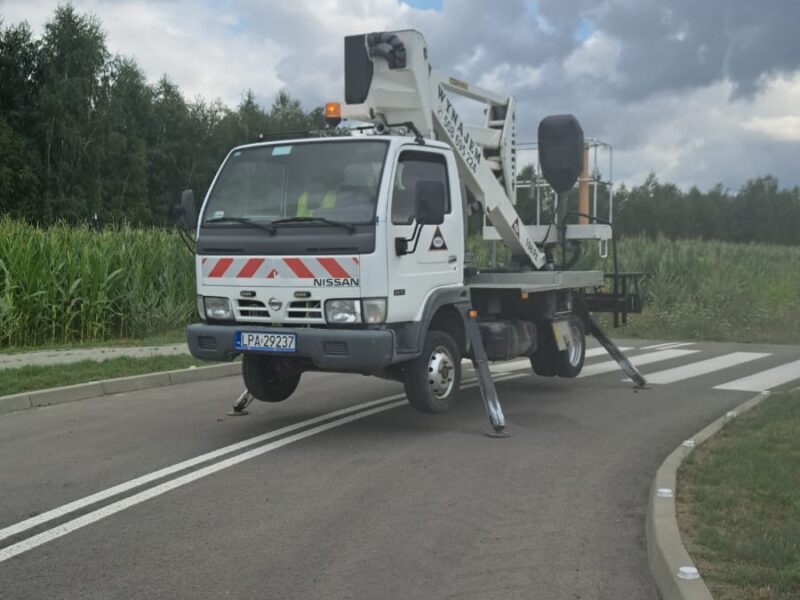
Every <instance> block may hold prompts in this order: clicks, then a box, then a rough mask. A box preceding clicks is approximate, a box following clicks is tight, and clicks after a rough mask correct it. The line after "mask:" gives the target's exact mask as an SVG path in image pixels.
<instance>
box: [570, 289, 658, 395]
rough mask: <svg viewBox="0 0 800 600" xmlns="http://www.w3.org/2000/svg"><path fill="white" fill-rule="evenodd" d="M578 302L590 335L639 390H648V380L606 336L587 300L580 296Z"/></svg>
mask: <svg viewBox="0 0 800 600" xmlns="http://www.w3.org/2000/svg"><path fill="white" fill-rule="evenodd" d="M577 300H578V302H577V304H578V306H579V308H580V310H581V311H582V312H583V316H584V318H585V320H586V322H587V323H589V333H590V334H591V335H593V336H594V337H595V339H596V340H597V341H598V342H600V345H601V346H603V348H605V349H606V351H607V352H608V353H609V354H610V355H611V358H613V359H614V360H615V361H617V364H618V365H619V366H620V368H621V369H622V370H623V371H625V374H626V375H627V376H628V377H630V378H631V379H632V380H633V382H634V383H635V384H636V387H637V388H639V389H643V388H646V387H647V380H646V379H645V378H644V376H643V375H642V374H641V373H640V372H639V369H637V368H636V367H635V366H633V363H632V362H631V361H630V360H628V357H627V356H625V354H623V352H622V350H620V349H619V347H618V346H617V345H616V344H615V343H614V342H613V341H612V340H611V338H610V337H608V336H607V335H606V332H605V331H603V330H602V328H601V327H600V326H599V325H598V324H597V322H596V321H595V320H594V318H593V317H592V315H591V313H590V312H589V308H588V307H587V306H586V300H585V299H584V297H583V296H582V295H579V296H577Z"/></svg>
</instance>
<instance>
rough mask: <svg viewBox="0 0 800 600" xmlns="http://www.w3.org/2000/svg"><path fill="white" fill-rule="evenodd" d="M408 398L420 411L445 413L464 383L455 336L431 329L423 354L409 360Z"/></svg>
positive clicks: (406, 375)
mask: <svg viewBox="0 0 800 600" xmlns="http://www.w3.org/2000/svg"><path fill="white" fill-rule="evenodd" d="M403 385H404V387H405V391H406V396H407V397H408V402H409V404H411V406H413V407H414V408H416V409H417V410H419V411H422V412H426V413H442V412H444V411H446V410H447V409H448V408H450V404H451V402H452V399H453V397H454V396H455V395H456V394H457V393H458V388H459V387H460V385H461V353H460V352H459V350H458V345H457V344H456V343H455V341H454V340H453V338H452V337H450V336H449V335H447V334H446V333H444V332H443V331H429V332H428V334H427V335H426V336H425V344H424V347H423V349H422V354H421V355H420V356H419V357H418V358H415V359H414V360H412V361H410V362H408V363H407V364H406V367H405V370H404V377H403Z"/></svg>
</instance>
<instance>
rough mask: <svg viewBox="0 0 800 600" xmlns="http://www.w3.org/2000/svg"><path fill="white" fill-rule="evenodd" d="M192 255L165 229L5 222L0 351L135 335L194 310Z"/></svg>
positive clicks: (169, 326)
mask: <svg viewBox="0 0 800 600" xmlns="http://www.w3.org/2000/svg"><path fill="white" fill-rule="evenodd" d="M194 289H195V288H194V267H193V261H192V257H191V255H190V254H189V252H188V251H187V249H186V248H185V247H184V246H183V244H182V243H181V241H180V239H179V238H178V236H177V235H176V234H175V233H173V232H169V231H165V230H162V229H132V228H129V227H119V228H114V229H111V228H109V229H104V230H102V231H94V230H92V229H90V228H88V227H73V226H67V225H55V226H53V227H49V228H47V229H40V228H37V227H34V226H31V225H27V224H24V223H21V222H18V221H13V220H10V219H7V218H0V347H9V346H13V347H20V346H24V347H31V346H37V345H43V344H64V343H72V342H93V341H101V340H108V339H117V338H129V337H133V338H138V337H143V336H146V335H151V334H154V333H160V332H164V331H173V330H175V329H177V328H179V327H181V326H183V325H185V324H186V323H187V322H188V321H189V320H190V319H191V318H192V313H193V312H194V310H195V309H194Z"/></svg>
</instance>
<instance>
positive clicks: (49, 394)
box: [0, 362, 241, 414]
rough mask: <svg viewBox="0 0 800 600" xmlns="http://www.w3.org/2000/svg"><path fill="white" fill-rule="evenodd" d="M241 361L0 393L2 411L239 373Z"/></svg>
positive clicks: (0, 410) (15, 410)
mask: <svg viewBox="0 0 800 600" xmlns="http://www.w3.org/2000/svg"><path fill="white" fill-rule="evenodd" d="M240 372H241V364H240V363H239V362H232V363H225V364H221V365H211V366H208V367H189V368H185V369H175V370H172V371H160V372H157V373H145V374H142V375H132V376H129V377H117V378H114V379H105V380H102V381H93V382H89V383H79V384H76V385H67V386H62V387H57V388H50V389H46V390H36V391H32V392H24V393H20V394H12V395H10V396H0V414H5V413H11V412H17V411H20V410H27V409H30V408H39V407H42V406H49V405H52V404H63V403H66V402H75V401H77V400H87V399H89V398H97V397H99V396H109V395H112V394H119V393H123V392H132V391H138V390H145V389H149V388H153V387H161V386H167V385H177V384H181V383H190V382H193V381H204V380H208V379H218V378H220V377H229V376H231V375H238V374H239V373H240Z"/></svg>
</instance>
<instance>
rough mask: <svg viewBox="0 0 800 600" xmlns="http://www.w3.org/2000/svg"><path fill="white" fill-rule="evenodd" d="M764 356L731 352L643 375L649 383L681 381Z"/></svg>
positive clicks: (762, 354) (761, 353) (766, 354)
mask: <svg viewBox="0 0 800 600" xmlns="http://www.w3.org/2000/svg"><path fill="white" fill-rule="evenodd" d="M765 356H770V354H768V353H764V352H731V353H730V354H725V355H723V356H715V357H714V358H709V359H707V360H701V361H698V362H695V363H689V364H687V365H682V366H680V367H675V368H673V369H666V370H665V371H658V372H656V373H647V374H646V375H645V377H646V378H647V383H649V384H665V383H674V382H676V381H683V380H684V379H690V378H692V377H699V376H700V375H706V374H708V373H713V372H714V371H720V370H722V369H728V368H730V367H735V366H736V365H741V364H744V363H747V362H750V361H753V360H757V359H759V358H764V357H765ZM623 381H630V379H624V380H623Z"/></svg>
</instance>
